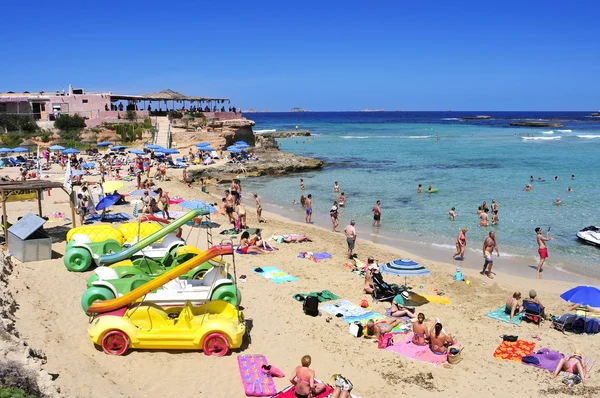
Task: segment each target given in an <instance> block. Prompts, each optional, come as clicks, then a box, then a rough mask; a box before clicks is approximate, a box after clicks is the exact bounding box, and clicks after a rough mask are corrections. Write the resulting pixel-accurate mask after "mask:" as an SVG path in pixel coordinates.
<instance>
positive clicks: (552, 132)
mask: <svg viewBox="0 0 600 398" xmlns="http://www.w3.org/2000/svg"><path fill="white" fill-rule="evenodd" d="M542 133H543V134H554V131H552V130H550V131H542Z"/></svg>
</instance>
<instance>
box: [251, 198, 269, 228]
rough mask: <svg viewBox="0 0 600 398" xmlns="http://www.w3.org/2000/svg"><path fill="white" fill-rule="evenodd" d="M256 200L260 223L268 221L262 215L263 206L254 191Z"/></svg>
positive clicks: (257, 215)
mask: <svg viewBox="0 0 600 398" xmlns="http://www.w3.org/2000/svg"><path fill="white" fill-rule="evenodd" d="M254 201H255V202H256V217H257V218H258V223H259V224H260V223H261V222H267V220H265V219H264V218H263V216H262V206H261V204H260V199H259V198H258V194H257V193H254Z"/></svg>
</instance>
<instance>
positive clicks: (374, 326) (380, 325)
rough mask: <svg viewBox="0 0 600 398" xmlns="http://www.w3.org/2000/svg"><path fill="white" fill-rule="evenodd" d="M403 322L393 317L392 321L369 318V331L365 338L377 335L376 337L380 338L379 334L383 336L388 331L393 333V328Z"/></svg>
mask: <svg viewBox="0 0 600 398" xmlns="http://www.w3.org/2000/svg"><path fill="white" fill-rule="evenodd" d="M401 323H402V320H401V319H393V320H391V321H386V320H383V321H378V322H374V321H373V320H372V319H369V321H368V322H367V333H366V334H365V338H372V337H375V338H376V339H379V336H383V335H384V334H386V333H392V329H394V328H395V327H396V326H398V325H400V324H401Z"/></svg>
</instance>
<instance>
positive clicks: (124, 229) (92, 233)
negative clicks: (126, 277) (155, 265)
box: [67, 222, 162, 246]
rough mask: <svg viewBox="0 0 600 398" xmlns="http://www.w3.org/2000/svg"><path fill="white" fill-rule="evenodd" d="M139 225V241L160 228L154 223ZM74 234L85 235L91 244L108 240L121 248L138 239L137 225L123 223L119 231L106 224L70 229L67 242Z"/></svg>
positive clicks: (134, 223) (135, 223)
mask: <svg viewBox="0 0 600 398" xmlns="http://www.w3.org/2000/svg"><path fill="white" fill-rule="evenodd" d="M140 225H141V227H140V239H143V238H145V237H146V236H148V235H151V234H153V233H155V232H156V231H158V230H160V229H161V228H162V227H161V226H160V225H159V224H156V223H148V222H145V223H141V224H140ZM75 234H82V235H86V236H87V237H89V238H90V240H91V241H92V242H104V241H106V240H108V239H114V240H116V241H117V242H119V244H120V245H121V246H123V244H124V243H133V242H135V241H136V239H137V237H138V223H137V222H128V223H123V224H121V225H120V226H119V229H117V228H115V227H113V226H111V225H106V224H103V225H83V226H81V227H76V228H71V229H70V230H69V232H68V233H67V242H70V241H71V239H73V235H75Z"/></svg>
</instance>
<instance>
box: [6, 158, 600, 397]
mask: <svg viewBox="0 0 600 398" xmlns="http://www.w3.org/2000/svg"><path fill="white" fill-rule="evenodd" d="M7 170H8V172H7V173H15V172H16V171H18V170H9V169H4V171H7ZM7 173H5V174H7ZM169 174H170V175H171V176H172V181H170V182H165V183H162V184H161V186H162V187H163V189H165V190H166V191H168V192H169V194H170V196H171V198H173V197H176V196H180V197H183V198H186V199H202V200H209V201H211V202H215V201H217V199H215V198H214V197H213V196H210V194H204V193H202V192H201V191H200V187H197V186H194V187H193V188H191V189H190V188H187V187H186V186H185V185H184V184H182V183H180V182H179V181H178V180H179V179H180V178H181V171H180V170H170V171H169ZM62 177H63V174H62V172H61V171H60V168H58V167H57V168H54V169H53V171H52V172H51V173H50V179H51V180H57V181H60V180H62ZM94 179H99V177H89V180H91V181H94ZM219 189H225V188H224V187H221V188H219ZM130 190H133V183H126V188H125V189H123V190H122V192H129V191H130ZM66 200H67V197H66V195H65V194H64V193H63V192H62V191H59V190H54V191H53V192H52V196H46V197H45V198H44V202H43V205H44V212H45V213H46V214H49V213H51V212H53V211H60V212H64V213H65V214H67V217H70V214H71V212H70V210H69V207H68V204H67V203H65V202H66ZM56 202H58V203H56ZM245 205H246V208H247V211H248V224H249V225H250V226H251V227H259V225H258V224H257V222H256V217H255V212H254V203H253V202H252V201H250V202H249V201H248V199H246V200H245ZM7 207H8V211H9V220H10V221H11V222H15V221H16V217H17V216H18V215H23V214H25V213H26V212H28V211H31V212H36V209H37V203H36V202H35V201H32V202H23V203H18V202H17V203H8V204H7ZM116 209H117V210H115V211H125V212H128V213H130V214H131V212H132V210H133V207H132V206H130V207H122V208H116ZM172 209H178V207H177V206H172ZM264 217H265V218H266V219H267V220H268V222H267V223H266V224H260V227H261V228H263V236H264V237H268V236H270V235H281V234H285V233H305V234H307V235H308V236H309V237H310V238H312V240H313V242H312V243H298V244H285V243H282V244H276V243H274V245H275V246H277V247H278V248H279V250H278V251H276V252H273V253H269V254H266V255H256V256H253V255H236V257H235V263H236V266H237V275H238V276H239V275H246V276H247V278H246V282H245V283H239V288H240V290H241V292H242V297H243V298H242V307H243V308H244V310H243V312H244V315H245V318H246V319H247V320H248V324H249V327H250V329H251V330H250V337H251V341H250V343H249V344H245V345H244V346H243V347H242V350H241V353H244V354H264V355H265V356H266V357H267V359H268V361H269V363H271V364H273V365H275V366H277V367H278V368H280V369H282V370H283V371H284V372H285V373H286V378H284V379H275V383H276V386H277V387H278V388H279V389H283V388H284V387H286V386H287V385H289V382H288V378H289V375H290V373H291V372H292V371H293V369H294V367H295V366H297V365H299V364H300V358H301V357H302V356H303V355H305V354H309V355H311V356H312V362H313V364H312V366H311V368H313V369H314V370H315V371H316V375H317V377H320V378H323V379H325V380H329V378H330V376H331V375H332V374H334V373H342V374H343V375H344V376H346V377H347V378H349V379H350V380H351V381H352V382H353V383H354V386H355V388H354V391H353V392H354V393H355V394H356V395H358V396H361V397H395V396H400V395H406V396H414V395H419V396H423V397H429V396H439V397H442V396H444V397H448V396H450V397H454V396H457V397H458V396H460V397H464V396H509V395H514V396H546V395H559V396H560V395H563V394H566V393H571V392H574V393H576V394H578V395H579V394H581V395H582V396H590V397H591V396H598V395H597V394H599V393H600V383H599V380H600V378H599V376H598V367H599V366H600V365H597V366H594V368H593V370H592V372H591V374H590V376H589V380H588V382H587V383H586V386H585V387H583V386H581V385H578V386H575V387H573V388H571V389H568V388H567V387H565V386H564V385H563V384H562V383H561V381H560V379H559V378H557V379H554V378H553V377H552V375H551V374H550V373H549V372H547V371H544V370H540V369H536V368H533V367H528V366H524V365H522V364H520V363H517V362H511V361H502V360H498V359H495V358H494V357H493V356H492V355H493V353H494V350H495V349H496V348H497V347H498V345H499V344H500V343H501V341H502V339H501V338H500V337H499V336H500V335H503V334H515V335H518V336H519V338H520V339H523V340H528V341H533V342H535V343H536V349H539V348H542V347H548V348H550V349H554V350H559V351H561V352H562V353H565V354H570V353H572V352H573V351H574V350H575V348H580V349H581V350H582V351H583V353H584V355H586V356H592V357H596V358H598V357H599V356H600V340H599V338H598V336H597V335H596V336H588V335H571V336H567V335H564V334H562V333H560V332H558V331H556V330H553V329H551V328H550V322H545V323H544V324H542V326H541V327H538V326H536V325H533V324H528V323H525V322H523V323H521V325H520V326H514V325H509V324H505V323H499V322H497V321H494V320H492V319H489V318H487V317H485V316H484V314H485V313H487V312H488V311H491V310H493V309H495V308H498V307H500V306H502V305H503V304H504V302H505V300H506V298H507V297H508V296H509V295H510V294H512V292H513V291H520V292H522V293H523V296H526V295H527V292H529V290H530V289H535V290H536V291H537V293H538V297H539V299H540V300H541V301H542V302H543V303H544V304H545V306H546V311H547V313H551V314H562V313H565V312H566V311H565V309H566V305H565V302H564V301H562V300H561V299H560V298H559V294H560V293H562V292H564V291H566V290H567V289H569V288H572V287H573V286H574V284H573V283H567V282H561V281H548V280H537V279H533V278H524V277H518V276H514V275H509V274H505V273H503V272H502V267H503V263H505V262H506V263H508V262H510V259H503V258H502V257H500V258H499V259H497V264H496V265H495V271H497V275H496V277H495V279H494V280H490V279H488V278H485V277H481V276H480V275H479V274H478V272H477V271H475V270H471V269H463V273H464V274H465V277H466V279H469V280H470V284H469V285H467V284H466V283H464V282H454V281H453V277H452V276H453V274H454V271H455V266H454V265H452V264H450V263H444V262H434V261H428V260H423V259H421V258H419V257H418V256H415V255H413V254H411V250H410V249H411V248H410V247H409V248H405V250H404V249H401V248H399V247H388V246H384V245H381V244H374V243H372V242H369V241H367V240H361V239H360V236H361V229H367V228H369V229H370V226H366V225H365V226H362V225H357V231H358V236H359V240H358V242H357V245H356V253H358V258H360V259H362V260H364V259H366V257H367V256H368V255H373V256H374V257H375V258H376V259H378V260H379V262H380V263H383V262H386V261H389V260H393V259H397V258H411V259H413V260H415V261H419V262H421V263H422V264H423V265H425V266H426V267H427V268H429V269H430V270H431V271H432V276H429V277H414V278H409V279H408V282H409V283H410V284H414V291H415V292H416V293H420V294H428V295H435V294H436V291H435V289H437V291H438V292H440V291H441V292H444V294H445V295H446V296H447V297H448V298H449V300H450V302H451V305H450V306H448V305H440V304H431V303H429V304H426V305H424V306H421V307H419V308H418V311H419V312H424V313H425V315H426V318H427V322H428V324H429V325H431V324H432V321H434V320H435V319H436V317H437V318H440V319H441V321H442V322H443V324H444V328H445V329H446V330H447V331H448V332H449V333H451V334H452V335H454V336H455V337H456V338H457V339H458V340H459V341H460V342H461V343H462V345H463V346H464V347H465V348H464V351H463V358H464V359H463V360H462V362H460V363H459V364H456V365H446V366H443V365H442V366H437V367H436V366H434V365H432V364H429V363H424V362H419V361H414V360H409V359H407V358H405V357H403V356H400V355H399V354H396V353H394V352H390V351H385V350H380V349H378V348H377V344H375V343H373V342H371V341H369V340H366V339H362V338H361V339H357V338H354V337H353V336H351V335H350V334H349V333H348V325H347V324H345V323H344V322H343V321H342V320H340V319H338V318H335V317H333V319H332V320H331V322H326V318H327V317H328V314H327V313H322V315H321V316H318V317H309V316H306V315H304V314H303V312H302V305H301V304H300V303H299V302H297V301H295V300H294V299H293V298H292V295H294V294H295V293H308V292H312V291H319V290H324V289H327V290H330V291H332V292H333V293H335V294H337V295H338V296H340V297H341V298H342V299H345V300H349V301H351V302H353V303H355V304H358V303H359V302H360V301H361V300H362V299H369V297H368V296H367V295H365V294H363V290H362V287H363V283H364V281H363V279H362V278H360V277H358V276H356V275H355V274H353V273H352V272H350V271H349V270H348V268H346V267H344V265H343V264H344V263H345V262H346V261H347V260H346V259H347V255H346V243H345V238H344V236H343V234H340V233H333V232H331V231H328V230H326V229H324V228H320V227H318V226H315V225H306V224H304V223H300V222H295V221H292V220H290V219H287V218H285V217H282V216H279V215H276V214H274V213H270V212H265V214H264ZM212 220H213V221H215V222H217V223H219V224H221V227H220V228H218V229H216V230H213V244H218V243H219V242H220V240H221V239H228V238H229V236H224V235H219V234H218V233H217V230H222V229H227V228H229V227H230V226H229V225H227V223H226V222H225V221H226V218H225V217H224V216H218V215H213V216H212ZM343 227H345V225H340V229H343ZM53 228H58V229H59V230H56V229H55V230H54V232H52V233H53V234H55V233H59V232H62V233H63V235H62V236H63V239H64V233H66V231H67V230H68V229H69V228H70V225H69V224H68V223H56V222H48V223H47V224H46V229H49V230H50V231H52V229H53ZM190 230H191V232H190ZM198 234H200V235H198ZM183 236H184V237H186V239H187V241H188V243H190V244H197V245H198V247H200V248H201V249H205V248H206V232H205V230H203V229H191V228H190V227H187V226H186V227H184V233H183ZM53 250H54V255H53V259H52V260H51V261H43V262H31V263H24V264H21V263H18V262H17V265H16V266H15V271H14V273H13V275H12V277H11V280H10V288H11V289H12V290H13V292H14V294H15V297H16V300H17V302H18V304H19V310H18V312H17V317H18V321H17V327H18V329H19V332H20V334H21V337H22V338H23V339H25V340H26V341H27V342H28V343H29V345H30V346H32V347H36V348H41V349H42V350H43V351H44V352H45V354H46V356H47V361H48V362H47V364H46V365H45V371H47V372H51V373H58V374H59V377H58V378H57V380H56V382H55V383H57V384H58V385H59V387H60V389H61V390H62V392H63V393H64V394H65V395H67V396H73V397H153V396H159V395H160V396H169V397H196V396H202V397H243V396H244V392H243V388H242V384H241V380H240V376H239V372H238V365H237V360H236V356H237V354H238V352H233V354H231V355H228V356H227V357H224V358H214V357H207V356H205V355H204V354H203V353H202V352H193V351H186V352H169V351H131V352H129V354H128V355H125V356H122V357H116V356H109V355H106V354H104V353H103V352H102V351H101V350H100V349H98V348H95V347H94V346H93V344H92V343H91V341H90V339H89V337H88V335H87V327H88V324H89V321H90V319H89V318H88V317H87V316H86V315H85V314H84V313H83V311H82V310H81V307H80V299H81V296H82V294H83V292H84V291H85V282H86V280H87V278H88V277H89V276H90V275H91V274H92V272H93V271H88V272H84V273H71V272H68V271H67V270H66V268H65V267H64V265H63V260H62V256H63V254H64V250H65V242H64V240H62V241H57V242H56V243H54V245H53ZM303 251H312V252H321V251H327V252H329V253H331V254H332V255H333V258H331V259H328V260H325V261H321V262H319V263H315V262H313V261H310V260H306V259H301V258H298V253H299V252H303ZM495 259H496V257H495ZM258 266H276V267H278V268H279V269H281V270H283V271H285V272H287V273H289V274H291V275H293V276H295V277H297V278H298V280H297V281H294V282H289V283H283V284H275V283H272V282H271V281H269V280H267V279H265V278H263V277H261V276H259V275H257V274H256V273H254V272H253V271H252V269H253V268H254V267H258ZM385 280H386V281H387V282H389V283H397V284H402V283H403V282H404V279H403V278H400V277H395V276H390V275H385ZM421 286H422V288H421ZM369 303H370V309H372V310H373V311H375V312H378V313H380V314H384V313H385V309H386V308H387V307H389V304H388V303H381V302H380V303H371V300H370V299H369ZM532 336H539V337H540V338H541V341H537V340H534V339H533V338H532ZM402 338H403V336H402V335H401V336H399V337H398V338H396V341H400V340H401V339H402Z"/></svg>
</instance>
